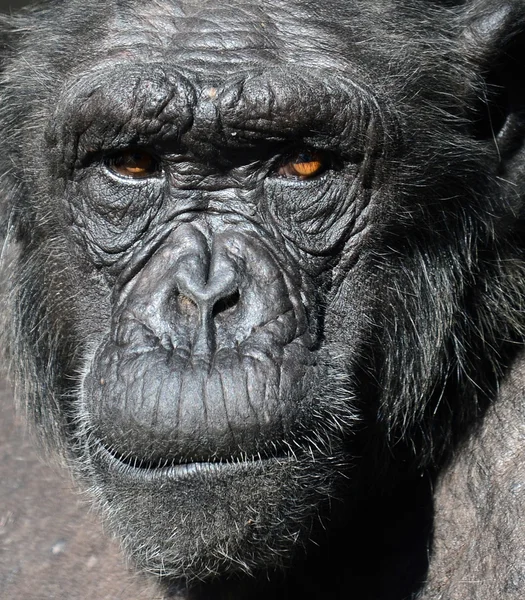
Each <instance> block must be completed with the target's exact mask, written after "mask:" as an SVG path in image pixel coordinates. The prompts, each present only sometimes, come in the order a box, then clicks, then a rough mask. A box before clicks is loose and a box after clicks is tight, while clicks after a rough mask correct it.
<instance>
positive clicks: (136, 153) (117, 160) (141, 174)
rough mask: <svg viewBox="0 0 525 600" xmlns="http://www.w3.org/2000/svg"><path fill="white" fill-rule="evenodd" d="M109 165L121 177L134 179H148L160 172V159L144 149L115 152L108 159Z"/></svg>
mask: <svg viewBox="0 0 525 600" xmlns="http://www.w3.org/2000/svg"><path fill="white" fill-rule="evenodd" d="M107 167H108V169H109V170H110V171H112V172H113V173H116V174H117V175H120V176H121V177H131V178H132V179H146V178H147V177H154V176H155V175H157V174H158V173H159V165H158V161H157V160H156V159H155V157H154V156H152V155H151V154H150V153H149V152H145V151H143V150H127V151H124V152H120V153H118V154H114V155H112V156H111V157H110V158H109V159H108V160H107Z"/></svg>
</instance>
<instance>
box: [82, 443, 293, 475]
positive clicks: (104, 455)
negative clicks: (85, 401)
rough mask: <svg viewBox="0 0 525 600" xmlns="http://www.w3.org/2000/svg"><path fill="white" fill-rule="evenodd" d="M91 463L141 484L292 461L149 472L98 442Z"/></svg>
mask: <svg viewBox="0 0 525 600" xmlns="http://www.w3.org/2000/svg"><path fill="white" fill-rule="evenodd" d="M92 460H94V461H100V462H102V463H103V464H104V465H105V467H106V468H107V469H108V470H109V471H111V472H113V473H115V474H118V475H119V476H122V477H131V478H136V479H140V480H141V481H145V480H146V481H157V480H166V479H171V480H174V479H177V480H182V479H191V478H197V477H199V476H200V477H206V478H209V477H214V476H221V475H225V474H227V473H233V472H235V473H239V472H242V471H250V472H252V473H253V471H254V469H263V468H267V467H269V466H270V465H272V464H278V463H281V464H282V463H288V462H290V461H291V460H292V458H291V457H290V456H281V457H271V458H247V459H245V460H242V459H238V460H228V461H227V460H223V461H220V462H190V463H183V464H178V465H177V464H171V465H167V466H165V467H158V468H153V469H148V468H145V467H138V466H137V467H135V466H133V465H130V464H127V463H124V462H122V461H121V460H119V459H118V458H117V457H116V456H115V455H114V454H112V453H111V452H109V450H107V448H105V446H104V445H103V444H101V443H100V442H97V443H96V448H95V450H94V452H93V454H92Z"/></svg>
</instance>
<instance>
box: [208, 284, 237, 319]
mask: <svg viewBox="0 0 525 600" xmlns="http://www.w3.org/2000/svg"><path fill="white" fill-rule="evenodd" d="M240 298H241V294H240V293H239V290H235V292H233V294H230V295H228V296H225V297H224V298H221V299H220V300H217V302H216V303H215V304H214V305H213V311H212V316H213V317H214V318H215V317H216V316H218V315H220V314H222V313H225V312H227V311H229V310H231V309H233V308H235V306H236V305H237V304H238V303H239V300H240Z"/></svg>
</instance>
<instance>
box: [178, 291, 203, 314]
mask: <svg viewBox="0 0 525 600" xmlns="http://www.w3.org/2000/svg"><path fill="white" fill-rule="evenodd" d="M177 307H178V309H179V312H180V313H182V314H183V315H187V316H192V315H194V314H195V313H197V312H198V308H197V305H196V304H195V302H194V301H193V300H192V299H191V298H188V296H185V295H184V294H180V293H179V294H177Z"/></svg>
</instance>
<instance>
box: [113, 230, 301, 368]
mask: <svg viewBox="0 0 525 600" xmlns="http://www.w3.org/2000/svg"><path fill="white" fill-rule="evenodd" d="M292 308H293V304H292V301H291V299H290V294H289V290H288V286H287V284H286V281H285V278H284V274H283V271H282V269H281V268H280V267H279V265H278V264H277V262H276V260H275V258H274V257H273V255H272V253H271V252H270V251H269V249H268V248H266V247H265V246H264V245H262V244H261V242H260V240H258V239H256V238H255V237H252V236H251V235H250V234H249V233H246V232H242V231H239V230H238V229H235V228H230V229H223V230H219V231H218V232H215V233H209V232H208V231H206V232H203V231H201V229H199V228H198V227H197V226H196V225H194V224H185V225H182V226H180V227H178V228H177V229H176V231H174V232H173V233H172V234H171V235H170V236H169V238H168V239H167V240H166V241H165V243H164V245H163V246H162V247H161V248H160V249H159V250H157V252H156V253H155V254H154V256H153V257H152V258H151V259H150V260H149V261H148V262H147V263H146V264H145V266H144V268H143V270H142V272H141V273H140V274H138V275H137V278H136V281H135V283H134V286H133V287H132V289H130V290H129V293H128V296H127V298H126V301H125V306H124V307H123V312H124V318H123V319H121V321H122V320H123V321H126V322H128V324H127V325H126V326H124V327H120V328H119V329H120V330H121V331H124V332H127V334H126V335H125V336H124V338H122V339H118V341H119V343H123V344H125V345H129V343H132V344H135V345H140V343H139V342H136V341H135V340H137V338H140V337H144V335H145V334H142V333H139V332H138V331H137V330H138V329H140V327H138V325H142V326H143V329H144V330H145V331H147V332H153V333H154V337H155V338H156V339H157V340H158V344H159V345H161V346H163V347H164V348H168V349H169V348H184V349H185V351H187V352H189V354H190V355H191V356H192V357H193V358H202V359H203V360H206V361H209V360H211V358H212V356H213V355H214V353H215V352H217V351H218V350H221V349H224V348H227V349H232V348H237V347H239V346H240V345H242V344H243V343H244V342H245V341H246V340H248V339H249V338H250V336H252V335H253V334H254V333H255V332H257V331H259V330H261V329H262V328H265V329H267V328H268V327H269V328H270V329H272V326H271V324H272V323H275V327H274V328H273V329H272V331H273V333H272V334H271V335H277V338H279V337H280V336H281V333H284V330H283V332H281V330H280V328H281V324H280V321H279V318H280V317H282V316H283V315H284V314H285V313H288V314H290V313H292V312H293V311H292ZM276 328H277V329H276ZM285 329H286V333H285V337H286V338H288V337H289V335H292V332H291V331H288V329H289V327H288V326H287V327H286V328H285ZM293 329H294V330H295V327H293ZM130 330H133V333H132V334H131V333H130ZM274 330H275V331H274ZM268 331H269V329H268ZM293 333H295V331H294V332H293ZM128 340H131V342H128ZM283 341H284V340H283ZM142 345H144V344H142Z"/></svg>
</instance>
